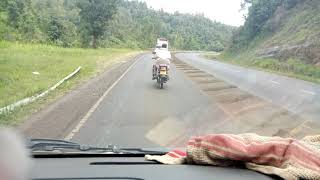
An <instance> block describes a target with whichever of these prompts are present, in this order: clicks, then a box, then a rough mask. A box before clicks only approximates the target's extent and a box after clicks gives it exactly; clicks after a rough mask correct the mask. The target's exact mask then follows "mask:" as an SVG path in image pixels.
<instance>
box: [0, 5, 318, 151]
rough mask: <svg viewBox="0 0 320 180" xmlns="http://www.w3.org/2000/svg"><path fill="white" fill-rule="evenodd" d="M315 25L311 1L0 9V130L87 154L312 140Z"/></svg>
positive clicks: (315, 113)
mask: <svg viewBox="0 0 320 180" xmlns="http://www.w3.org/2000/svg"><path fill="white" fill-rule="evenodd" d="M319 21H320V1H309V0H301V1H300V0H255V1H248V0H225V1H219V0H210V1H204V0H201V1H196V0H190V1H180V0H171V1H161V3H160V1H153V0H139V1H135V0H108V1H104V0H91V1H82V0H81V1H78V0H55V1H53V0H1V2H0V126H5V127H11V128H13V129H16V130H18V131H20V132H21V134H22V136H23V137H24V138H25V139H27V140H30V139H34V138H37V139H44V138H45V139H50V140H64V141H68V142H69V141H70V142H74V144H68V143H67V145H65V144H63V146H61V145H59V147H58V148H60V149H62V148H69V149H76V150H83V149H94V148H93V147H95V149H94V150H95V151H96V152H97V148H96V147H100V148H106V150H109V151H111V152H113V150H114V149H112V148H111V150H110V148H109V149H108V147H109V145H111V147H113V146H116V147H118V148H119V149H120V148H177V147H178V148H180V147H185V146H186V144H187V142H188V139H189V138H191V137H193V136H200V135H206V134H243V133H256V134H258V135H262V136H280V137H292V138H302V137H304V136H308V135H314V134H317V133H319V132H320V120H319V117H320V95H319V94H320V86H319V82H320V54H319V47H320V44H319V42H320V36H319V32H320V29H319ZM50 142H52V141H50ZM54 142H55V141H54ZM0 143H1V142H0ZM83 145H90V148H88V147H87V146H83ZM0 146H1V144H0ZM52 146H58V145H57V144H54V145H52V144H51V145H50V147H51V148H52ZM41 148H43V147H42V146H41ZM41 148H40V150H42V149H41ZM46 148H48V147H44V148H43V149H46ZM54 148H55V147H54ZM98 150H105V149H98Z"/></svg>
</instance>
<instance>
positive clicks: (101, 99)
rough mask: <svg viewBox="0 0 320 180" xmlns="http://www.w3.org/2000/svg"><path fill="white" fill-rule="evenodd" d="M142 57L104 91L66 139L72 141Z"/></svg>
mask: <svg viewBox="0 0 320 180" xmlns="http://www.w3.org/2000/svg"><path fill="white" fill-rule="evenodd" d="M139 60H140V57H138V59H137V60H136V61H135V62H134V63H133V64H132V65H131V66H130V67H129V68H128V69H127V70H126V71H125V72H124V73H123V74H122V75H121V76H120V77H119V78H118V79H117V80H116V81H115V82H114V83H113V84H112V85H111V86H110V87H109V88H108V89H107V90H106V91H105V92H104V93H103V95H102V96H101V97H100V98H99V99H98V101H97V102H96V103H95V104H94V105H93V106H92V107H91V108H90V110H89V111H88V112H87V114H86V115H85V116H84V117H83V118H82V119H81V121H80V122H79V123H78V124H77V126H76V127H75V128H74V129H73V130H72V131H71V132H70V133H69V134H68V135H67V136H66V137H65V138H64V140H66V141H70V140H71V139H72V138H73V136H74V135H75V134H76V133H77V132H79V131H80V129H81V128H82V126H83V125H84V124H85V123H86V122H87V121H88V119H89V117H90V116H91V114H92V113H93V112H94V111H95V110H96V109H97V108H98V106H99V105H100V103H101V102H102V101H103V99H104V98H105V97H106V96H107V95H108V94H109V93H110V91H111V90H112V89H113V88H114V87H115V86H116V85H117V84H118V83H119V82H120V80H121V79H122V78H123V77H124V76H125V75H126V74H127V73H128V72H129V71H130V69H131V68H132V67H133V66H134V65H136V64H137V62H138V61H139Z"/></svg>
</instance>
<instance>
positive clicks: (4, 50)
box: [0, 41, 138, 125]
mask: <svg viewBox="0 0 320 180" xmlns="http://www.w3.org/2000/svg"><path fill="white" fill-rule="evenodd" d="M137 52H138V51H134V50H130V49H80V48H61V47H55V46H50V45H39V44H20V43H12V42H5V41H1V42H0V107H4V106H7V105H9V104H11V103H14V102H16V101H18V100H21V99H23V98H25V97H29V96H33V95H35V94H38V93H40V92H43V91H45V90H46V89H48V88H49V87H51V86H52V85H54V84H55V83H57V82H58V81H59V80H61V79H62V78H64V77H65V76H67V75H68V74H70V73H71V72H73V71H74V70H75V69H76V68H77V67H78V66H82V69H81V71H80V73H79V74H78V75H76V76H75V77H74V78H72V79H71V80H70V81H67V82H66V83H65V84H63V85H62V86H61V87H59V88H58V89H57V90H56V91H55V92H53V93H51V94H50V95H49V96H48V97H45V98H42V99H41V100H39V101H37V102H36V103H32V104H30V105H27V106H24V107H21V108H17V109H16V110H15V111H14V112H13V113H9V114H3V115H0V124H2V125H3V124H5V125H11V124H17V123H19V122H20V121H21V119H22V118H23V117H25V116H26V115H28V114H30V113H31V112H34V111H37V110H38V109H39V108H40V107H42V106H44V105H46V104H47V103H48V102H50V100H53V99H55V98H56V97H57V96H59V95H62V94H63V93H64V92H66V91H67V90H69V89H71V88H73V87H74V86H75V85H76V84H78V83H79V82H81V81H84V80H86V79H88V78H90V77H93V76H95V75H97V74H98V73H99V72H101V71H103V70H104V69H106V68H107V67H108V66H110V65H112V64H114V63H116V62H117V61H118V60H119V59H120V58H124V57H126V56H130V55H134V54H137ZM32 72H39V73H40V74H39V75H35V74H33V73H32Z"/></svg>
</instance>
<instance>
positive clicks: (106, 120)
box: [67, 53, 320, 147]
mask: <svg viewBox="0 0 320 180" xmlns="http://www.w3.org/2000/svg"><path fill="white" fill-rule="evenodd" d="M177 57H178V58H179V59H180V60H182V61H185V62H186V63H188V64H191V65H192V66H194V67H196V68H198V69H200V70H202V71H206V72H207V73H209V75H210V74H212V75H214V76H215V77H217V78H219V79H222V80H224V81H226V82H229V83H231V84H234V85H236V86H238V87H240V88H241V89H244V90H247V91H248V92H251V93H252V94H254V95H256V96H259V97H262V98H263V99H265V100H268V101H271V102H272V104H273V103H274V104H277V105H280V106H282V107H285V108H286V109H288V110H290V111H292V112H294V113H298V114H300V115H302V116H303V117H304V118H309V119H310V120H311V119H312V120H313V121H314V119H316V118H319V114H320V113H319V112H320V106H319V105H320V97H319V94H320V93H319V92H320V91H319V90H320V89H319V85H316V84H312V83H308V82H305V81H301V80H296V79H292V78H287V77H283V76H279V75H275V74H271V73H265V72H261V71H256V70H249V69H246V68H242V67H238V66H233V65H229V64H225V63H221V62H217V61H211V60H206V59H203V58H201V57H199V54H197V53H180V54H177ZM152 63H153V60H152V59H151V55H143V56H142V57H140V58H139V59H138V60H137V61H136V63H135V64H134V65H133V66H132V68H129V70H128V71H127V73H126V74H125V75H124V76H123V78H122V79H120V81H118V83H117V84H116V85H115V86H113V88H112V89H111V90H110V91H107V92H108V93H107V95H106V96H104V97H103V98H101V101H98V102H100V103H99V104H98V105H97V106H93V107H95V108H93V109H92V110H91V111H89V112H90V113H89V114H88V115H87V116H85V117H87V118H84V119H86V120H81V121H80V123H79V125H80V126H76V127H75V129H74V131H73V133H72V136H67V137H69V139H68V140H72V141H75V142H79V143H82V144H92V145H96V146H106V145H108V144H116V145H118V146H120V147H159V146H164V147H180V146H184V144H185V142H186V140H187V139H188V138H189V137H190V136H193V135H199V134H206V133H217V132H219V133H228V132H230V131H231V130H232V129H235V128H236V129H235V130H238V131H236V132H246V130H245V128H244V127H246V124H241V122H238V120H239V119H240V120H241V119H243V120H247V121H248V122H250V124H248V125H247V126H248V127H246V128H247V129H248V130H250V128H249V126H250V127H251V126H252V127H251V130H252V129H254V127H256V126H257V127H258V128H257V131H258V133H259V132H260V130H259V129H261V128H262V129H263V128H266V127H265V126H266V125H268V123H267V122H264V121H263V122H260V123H258V122H259V121H257V120H259V119H260V120H261V121H262V120H263V118H259V116H258V115H257V114H255V116H252V115H253V114H252V113H251V114H250V112H251V111H250V112H249V114H248V113H247V114H245V113H244V114H243V113H242V114H239V115H238V116H239V118H233V119H232V116H230V114H229V113H226V108H223V107H222V105H221V103H220V104H219V102H217V99H212V98H210V97H209V96H210V95H209V96H208V93H207V94H206V93H205V92H204V91H201V87H200V86H199V84H197V83H195V82H194V81H192V80H191V79H192V78H191V79H190V78H188V77H187V75H186V74H185V73H184V72H183V71H182V70H181V69H180V70H178V69H176V67H175V65H174V64H173V65H172V68H171V71H170V74H171V79H170V81H169V83H168V84H167V85H166V86H165V89H159V88H158V87H157V85H156V83H155V82H154V81H152V80H151V67H152ZM206 76H207V75H206ZM210 76H211V75H210ZM218 84H219V83H218ZM220 84H221V83H220ZM209 85H212V84H209ZM216 85H217V84H216ZM234 90H235V89H233V91H234ZM253 99H254V98H253ZM244 102H247V101H240V102H239V103H240V104H241V103H244ZM248 102H250V101H248ZM253 102H254V101H253ZM259 102H260V101H259ZM239 103H238V105H239ZM231 105H237V104H231ZM230 107H231V108H232V107H233V106H230ZM235 107H236V106H235ZM223 110H224V111H223ZM265 110H267V109H262V110H260V111H259V110H257V112H264V111H265ZM279 113H280V114H279ZM279 113H274V112H271V111H270V112H269V111H268V112H267V114H269V115H270V117H272V116H273V117H274V116H275V115H277V116H278V115H279V116H280V117H279V118H278V120H276V121H275V122H270V123H269V126H270V127H269V130H270V132H271V131H272V132H277V131H278V128H279V129H285V127H286V125H284V124H283V122H286V123H288V122H290V121H294V118H293V116H291V115H288V116H287V117H288V118H289V121H286V119H284V118H283V117H282V115H283V111H281V110H280V108H279ZM240 115H243V116H244V117H242V118H240ZM230 117H231V118H230ZM249 117H257V118H259V119H250V118H249ZM281 117H282V118H281ZM248 118H249V119H248ZM273 119H274V118H273ZM279 119H280V120H281V119H282V120H283V121H279ZM274 120H275V119H274ZM247 121H244V123H245V122H247ZM267 121H268V120H267ZM271 121H272V119H271ZM278 121H279V122H278ZM303 122H305V121H303ZM317 122H318V121H317ZM239 123H240V124H239ZM277 123H282V124H278V126H279V127H278V126H277ZM290 123H291V124H293V126H292V127H291V126H290V128H291V129H290V128H289V126H288V128H289V130H288V131H290V132H292V131H291V130H292V128H293V131H299V129H300V127H302V125H303V124H304V123H303V124H302V125H301V126H300V125H299V123H302V122H300V121H297V122H290ZM295 123H296V125H295ZM296 126H297V127H299V128H295V127H296ZM222 127H228V128H229V129H228V128H226V129H223V128H222ZM240 127H242V128H244V129H242V128H241V129H239V128H240ZM228 130H229V131H228ZM231 132H234V131H231ZM250 132H251V131H250Z"/></svg>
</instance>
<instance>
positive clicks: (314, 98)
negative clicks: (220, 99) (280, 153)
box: [177, 53, 320, 122]
mask: <svg viewBox="0 0 320 180" xmlns="http://www.w3.org/2000/svg"><path fill="white" fill-rule="evenodd" d="M177 57H178V58H179V59H180V60H182V61H184V62H186V63H188V64H191V65H192V66H194V67H197V68H199V69H201V70H203V71H206V72H208V73H210V74H212V75H214V76H216V77H218V78H220V79H222V80H225V81H227V82H229V83H231V84H234V85H236V86H238V87H240V88H241V89H244V90H246V91H249V92H250V93H252V94H254V95H257V96H259V97H261V98H263V99H265V100H268V101H271V102H272V103H274V104H277V105H279V106H281V107H284V108H286V109H288V110H289V111H291V112H294V113H297V114H299V115H301V116H303V117H305V118H307V119H310V120H318V119H319V118H320V85H318V84H314V83H310V82H306V81H302V80H297V79H294V78H288V77H285V76H279V75H276V74H272V73H267V72H262V71H257V70H252V69H247V68H243V67H239V66H235V65H230V64H226V63H222V62H218V61H212V60H207V59H205V58H202V57H200V55H199V53H180V54H177ZM318 122H319V121H318Z"/></svg>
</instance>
